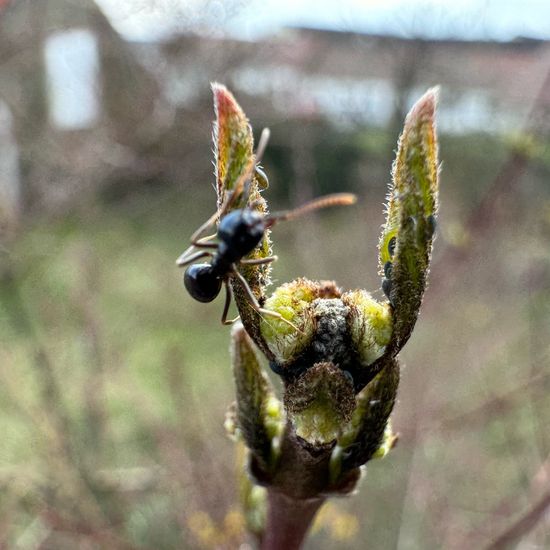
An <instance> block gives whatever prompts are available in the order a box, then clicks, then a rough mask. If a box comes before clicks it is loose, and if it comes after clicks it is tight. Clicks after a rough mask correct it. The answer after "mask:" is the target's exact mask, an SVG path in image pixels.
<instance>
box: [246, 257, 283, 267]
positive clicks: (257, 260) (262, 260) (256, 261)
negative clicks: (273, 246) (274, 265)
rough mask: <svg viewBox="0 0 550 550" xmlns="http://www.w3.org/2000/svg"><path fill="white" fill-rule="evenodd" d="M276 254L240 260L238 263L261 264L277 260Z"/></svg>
mask: <svg viewBox="0 0 550 550" xmlns="http://www.w3.org/2000/svg"><path fill="white" fill-rule="evenodd" d="M277 259H278V257H277V256H268V257H267V258H255V259H251V260H241V261H240V262H239V263H241V264H244V265H262V264H270V263H271V262H274V261H275V260H277Z"/></svg>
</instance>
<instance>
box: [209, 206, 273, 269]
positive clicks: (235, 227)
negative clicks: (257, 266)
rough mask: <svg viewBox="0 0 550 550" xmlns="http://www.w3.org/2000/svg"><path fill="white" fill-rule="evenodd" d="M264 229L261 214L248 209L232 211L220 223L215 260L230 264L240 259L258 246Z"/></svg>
mask: <svg viewBox="0 0 550 550" xmlns="http://www.w3.org/2000/svg"><path fill="white" fill-rule="evenodd" d="M265 229H266V223H265V218H264V215H263V214H262V213H260V212H257V211H256V210H251V209H250V208H243V209H239V210H233V211H232V212H230V213H229V214H227V216H225V217H224V218H223V219H222V220H221V221H220V225H219V227H218V239H219V240H220V244H219V247H218V254H217V257H216V258H215V260H218V261H220V262H222V263H228V264H231V263H233V262H236V261H238V260H240V259H242V258H243V257H244V256H246V255H247V254H250V252H252V251H253V250H254V249H255V248H256V247H257V246H258V245H259V244H260V241H261V240H262V238H263V236H264V233H265Z"/></svg>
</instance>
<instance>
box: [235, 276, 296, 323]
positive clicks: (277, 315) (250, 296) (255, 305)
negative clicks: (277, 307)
mask: <svg viewBox="0 0 550 550" xmlns="http://www.w3.org/2000/svg"><path fill="white" fill-rule="evenodd" d="M232 267H233V269H232V274H233V275H234V276H235V277H237V279H239V282H240V283H241V286H242V288H243V290H244V291H245V293H246V295H247V297H248V301H249V303H250V305H251V306H252V307H253V308H254V309H255V310H256V311H257V312H258V313H261V314H263V315H268V316H269V317H274V318H275V319H278V320H279V321H283V323H286V324H287V325H290V326H291V327H292V328H293V329H294V330H297V331H298V332H302V331H301V330H300V329H299V328H298V327H297V326H296V325H295V324H294V323H292V322H290V321H289V320H288V319H285V318H284V317H283V316H282V315H281V314H280V313H277V312H276V311H271V310H269V309H265V308H263V307H262V306H261V305H260V304H259V303H258V300H257V298H256V296H254V293H253V292H252V290H251V289H250V287H249V286H248V283H247V282H246V279H245V278H244V277H243V276H242V275H241V274H240V273H239V272H238V271H237V269H236V268H235V265H233V266H232Z"/></svg>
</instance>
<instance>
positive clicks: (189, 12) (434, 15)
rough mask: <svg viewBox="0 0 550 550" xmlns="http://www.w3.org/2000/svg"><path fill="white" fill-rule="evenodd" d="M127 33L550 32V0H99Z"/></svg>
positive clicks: (467, 35)
mask: <svg viewBox="0 0 550 550" xmlns="http://www.w3.org/2000/svg"><path fill="white" fill-rule="evenodd" d="M96 2H97V3H98V4H99V5H100V6H101V8H102V9H103V11H104V12H105V13H106V15H107V16H108V17H109V19H110V20H111V22H112V24H113V26H114V27H115V28H116V29H117V30H118V31H119V32H120V33H121V34H122V35H123V36H125V37H126V38H127V39H130V40H138V41H150V40H158V39H162V38H166V37H168V36H169V35H170V34H172V33H174V32H178V31H188V30H201V29H202V30H203V31H204V32H209V33H216V34H219V35H231V36H234V37H238V38H241V39H244V40H254V39H256V38H259V37H261V36H265V35H266V34H270V33H274V32H276V31H278V30H279V29H281V28H282V27H285V26H287V27H288V26H291V27H292V26H306V27H315V28H323V29H332V30H340V31H355V32H365V33H374V34H396V35H399V36H405V37H411V36H415V37H425V38H459V39H460V38H461V39H487V40H511V39H513V38H515V37H517V36H527V37H532V38H545V39H550V0H337V1H334V0H331V1H326V0H226V1H222V0H96Z"/></svg>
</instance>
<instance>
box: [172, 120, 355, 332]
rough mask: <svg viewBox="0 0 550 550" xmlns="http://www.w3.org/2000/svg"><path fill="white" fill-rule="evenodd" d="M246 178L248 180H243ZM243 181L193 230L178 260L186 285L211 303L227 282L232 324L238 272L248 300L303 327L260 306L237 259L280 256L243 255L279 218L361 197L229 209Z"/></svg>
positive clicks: (268, 259)
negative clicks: (232, 283) (273, 208)
mask: <svg viewBox="0 0 550 550" xmlns="http://www.w3.org/2000/svg"><path fill="white" fill-rule="evenodd" d="M268 137H269V132H268V131H267V130H264V132H263V133H262V137H261V139H260V144H259V145H258V151H257V153H256V157H255V160H254V165H253V166H254V170H256V169H257V167H256V164H257V163H258V162H259V160H260V158H261V154H262V153H263V150H264V149H265V146H266V144H267V139H268ZM260 175H261V174H260ZM250 177H251V176H250V175H249V176H247V178H246V179H248V180H250ZM241 181H242V182H244V180H241ZM248 183H250V181H248ZM243 186H244V183H242V184H241V185H236V186H235V189H234V190H233V192H232V193H231V195H229V196H228V199H227V200H226V201H225V202H224V204H223V205H222V206H221V208H220V209H219V211H218V212H216V213H215V214H214V215H213V216H212V217H210V218H209V219H208V220H207V221H206V222H205V223H204V224H202V225H201V226H200V227H199V228H198V229H197V230H196V231H195V232H194V233H193V235H192V236H191V246H190V247H189V248H188V249H187V250H186V251H185V252H184V253H183V254H182V255H181V256H180V257H179V258H178V259H177V261H176V264H177V265H178V266H179V267H185V266H189V267H188V268H187V269H186V270H185V274H184V277H183V282H184V285H185V288H186V289H187V291H188V292H189V294H190V295H191V296H192V297H193V298H194V299H195V300H198V301H199V302H211V301H212V300H214V299H215V298H216V297H217V296H218V295H219V293H220V291H221V288H222V285H224V286H225V305H224V308H223V313H222V323H223V324H224V325H228V324H231V323H233V322H235V321H236V320H237V319H238V317H237V319H233V320H227V314H228V312H229V306H230V304H231V290H230V287H229V280H230V279H231V278H232V277H233V278H235V279H237V280H238V281H239V283H240V285H241V287H242V288H243V290H244V292H245V293H246V296H247V298H248V302H249V303H250V305H251V306H252V307H253V308H254V309H255V310H256V311H257V312H258V313H260V314H264V315H269V316H270V317H275V318H276V319H279V320H280V321H284V322H286V323H288V324H289V325H291V326H292V327H293V328H294V329H296V330H298V329H297V327H296V326H295V325H294V324H292V323H291V322H290V321H288V320H287V319H285V318H284V317H282V316H281V314H279V313H277V312H276V311H271V310H268V309H264V308H263V307H261V305H260V304H259V302H258V300H257V298H256V296H254V294H253V292H252V290H251V289H250V287H249V285H248V283H247V281H246V279H245V278H244V277H243V276H242V275H241V274H240V273H239V270H238V268H237V264H244V265H263V264H268V263H271V262H273V261H275V260H276V259H277V257H276V256H269V257H266V258H257V259H243V258H244V256H247V255H248V254H250V253H251V252H252V251H253V250H254V249H255V248H256V247H257V246H258V245H259V244H260V242H261V241H262V239H263V237H264V234H265V232H266V230H267V229H269V228H271V227H273V225H275V223H277V222H279V221H283V220H288V219H291V218H295V217H297V216H300V215H302V214H305V213H307V212H310V211H312V210H316V209H318V208H324V207H327V206H336V205H349V204H353V203H355V201H356V197H355V195H353V194H351V193H336V194H332V195H326V196H324V197H320V198H318V199H315V200H312V201H310V202H307V203H306V204H304V205H302V206H301V207H299V208H296V209H295V210H290V211H285V212H280V213H277V214H263V213H261V212H259V211H257V210H255V209H254V206H255V203H252V204H251V205H249V206H246V207H245V208H239V209H236V210H232V211H231V212H229V213H227V212H228V210H229V208H230V206H231V204H232V203H233V201H234V200H235V197H236V196H237V194H240V193H241V188H242V187H243ZM218 219H220V222H219V225H218V231H217V232H216V233H215V234H213V235H209V236H207V237H201V235H202V234H203V233H204V232H205V231H206V229H208V228H209V227H210V226H212V225H213V224H214V223H215V222H216V220H218ZM214 237H217V238H218V240H219V243H213V242H211V240H212V239H213V238H214ZM195 249H199V250H195ZM205 257H210V258H211V261H210V263H194V262H196V261H197V260H198V259H200V258H205ZM190 264H191V265H190Z"/></svg>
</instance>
